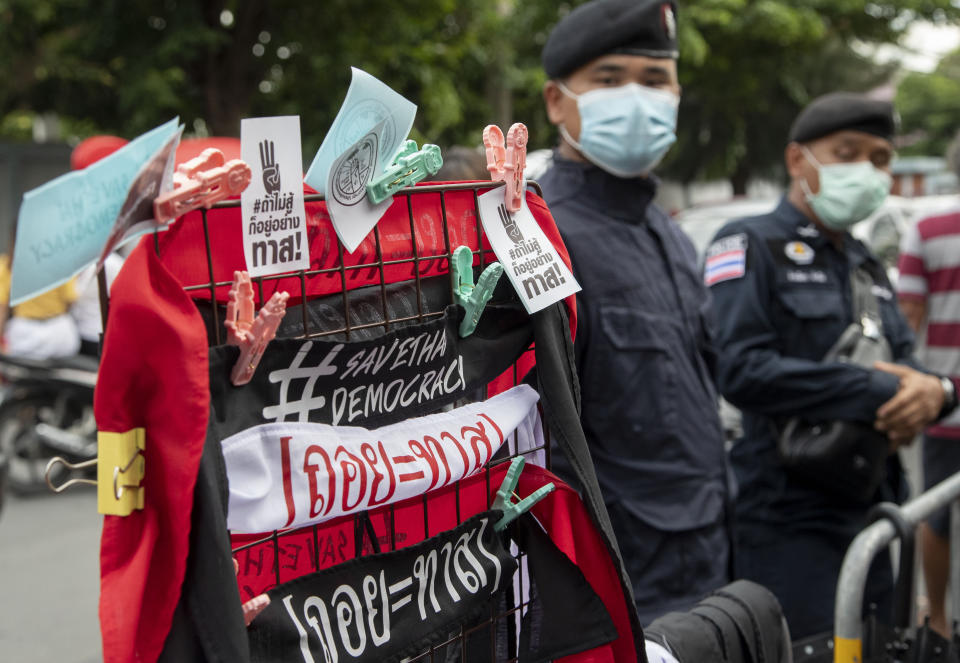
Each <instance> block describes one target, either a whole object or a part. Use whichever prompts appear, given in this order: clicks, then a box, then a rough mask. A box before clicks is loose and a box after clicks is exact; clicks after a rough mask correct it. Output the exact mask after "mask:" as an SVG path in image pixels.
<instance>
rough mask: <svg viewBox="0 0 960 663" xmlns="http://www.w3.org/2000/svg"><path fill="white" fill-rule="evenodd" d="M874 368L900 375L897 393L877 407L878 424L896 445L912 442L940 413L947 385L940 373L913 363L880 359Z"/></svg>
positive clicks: (878, 428)
mask: <svg viewBox="0 0 960 663" xmlns="http://www.w3.org/2000/svg"><path fill="white" fill-rule="evenodd" d="M873 367H874V368H876V369H877V370H880V371H886V372H887V373H893V374H894V375H896V376H897V377H899V378H900V388H899V389H898V390H897V393H896V394H895V395H894V397H893V398H891V399H890V400H888V401H887V402H886V403H884V404H883V405H881V406H880V408H879V409H878V410H877V420H876V422H875V423H874V427H875V428H876V429H877V430H879V431H882V432H884V433H886V434H887V437H889V438H890V441H891V442H892V443H893V444H894V445H897V446H899V445H900V444H908V443H909V440H912V439H913V438H914V437H916V436H917V435H918V434H919V433H920V432H921V431H922V430H923V429H924V427H925V426H926V425H927V424H929V423H931V422H932V421H934V420H935V419H936V418H937V415H939V414H940V410H941V409H942V408H943V399H944V394H943V386H942V385H941V384H940V380H939V378H937V377H936V376H934V375H928V374H927V373H921V372H920V371H917V370H914V369H912V368H910V367H909V366H902V365H900V364H888V363H887V362H883V361H878V362H876V363H874V365H873Z"/></svg>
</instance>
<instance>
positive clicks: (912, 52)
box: [877, 22, 960, 72]
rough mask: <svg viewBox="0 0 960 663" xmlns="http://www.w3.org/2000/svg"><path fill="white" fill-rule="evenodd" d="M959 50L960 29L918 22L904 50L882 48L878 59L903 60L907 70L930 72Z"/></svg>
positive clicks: (904, 43)
mask: <svg viewBox="0 0 960 663" xmlns="http://www.w3.org/2000/svg"><path fill="white" fill-rule="evenodd" d="M957 48H960V27H957V26H938V25H933V24H932V23H920V22H918V23H915V24H914V26H913V27H911V28H910V31H909V32H908V33H907V36H906V38H905V39H904V42H903V48H902V49H898V48H895V47H882V48H880V49H879V50H878V51H877V57H878V58H880V59H882V60H889V59H897V60H901V61H902V62H903V67H904V68H905V69H909V70H911V71H923V72H928V71H932V70H933V69H934V68H935V67H936V66H937V62H939V61H940V58H942V57H943V56H944V55H946V54H947V53H949V52H950V51H954V50H956V49H957Z"/></svg>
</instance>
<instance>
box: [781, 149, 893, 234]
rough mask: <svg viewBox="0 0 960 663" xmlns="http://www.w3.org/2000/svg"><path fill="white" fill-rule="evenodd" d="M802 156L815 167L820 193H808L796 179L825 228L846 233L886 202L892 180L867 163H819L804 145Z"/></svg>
mask: <svg viewBox="0 0 960 663" xmlns="http://www.w3.org/2000/svg"><path fill="white" fill-rule="evenodd" d="M803 153H804V156H806V158H807V160H808V161H809V162H810V163H811V164H812V165H814V166H816V167H817V173H818V176H819V177H820V191H819V192H817V193H816V194H814V193H812V192H811V191H810V187H809V186H808V185H807V181H806V180H804V179H801V180H800V187H801V188H802V189H803V192H804V194H805V195H806V197H807V203H809V204H810V209H812V210H813V213H814V214H816V215H817V218H818V219H820V220H821V221H822V222H823V224H824V225H825V226H827V227H828V228H832V229H833V230H848V229H849V228H850V227H851V226H853V225H855V224H856V223H857V222H858V221H863V220H864V219H865V218H867V217H868V216H870V215H871V214H873V213H874V212H875V211H877V209H879V207H880V206H881V205H883V201H885V200H886V199H887V194H889V193H890V186H891V184H892V179H891V177H890V175H888V174H887V173H885V172H883V171H882V170H880V169H879V168H877V167H875V166H874V165H873V164H872V163H870V162H869V161H856V162H853V163H830V164H821V163H820V162H819V161H817V158H816V157H814V156H813V154H812V153H811V152H810V150H809V149H807V147H806V146H803Z"/></svg>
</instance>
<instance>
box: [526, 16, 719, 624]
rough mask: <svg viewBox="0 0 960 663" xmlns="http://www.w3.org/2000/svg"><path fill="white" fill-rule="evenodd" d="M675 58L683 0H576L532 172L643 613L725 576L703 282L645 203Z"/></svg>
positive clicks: (663, 140)
mask: <svg viewBox="0 0 960 663" xmlns="http://www.w3.org/2000/svg"><path fill="white" fill-rule="evenodd" d="M676 58H677V45H676V4H675V3H674V2H664V1H662V0H660V1H657V0H595V1H594V2H590V3H587V4H585V5H582V6H580V7H578V8H577V9H576V10H574V11H573V12H571V13H570V14H569V15H568V16H567V17H566V18H564V19H563V20H561V21H560V23H558V24H557V26H556V27H555V28H554V30H553V32H552V33H551V35H550V38H549V40H548V41H547V44H546V46H545V48H544V50H543V65H544V69H545V70H546V73H547V75H548V76H549V77H550V80H549V81H548V82H547V83H546V85H545V87H544V99H545V102H546V106H547V113H548V115H549V117H550V121H551V122H552V123H553V124H555V125H556V126H557V127H558V128H559V131H560V134H561V137H562V138H561V142H560V145H559V147H558V148H557V149H556V151H555V152H554V160H553V165H552V167H551V168H550V170H549V171H547V172H546V173H545V174H544V175H543V176H542V178H540V180H539V181H540V184H541V185H542V187H543V194H544V198H545V199H546V201H547V203H548V205H549V206H550V210H551V212H552V213H553V216H554V218H555V219H556V222H557V226H558V228H559V229H560V233H561V235H562V236H563V240H564V242H565V243H566V246H567V248H568V249H569V251H570V256H571V259H572V262H573V271H574V273H575V275H576V277H577V280H578V281H579V282H580V284H581V286H582V287H583V291H582V293H580V295H579V296H578V299H577V306H578V311H579V329H578V331H577V338H576V344H575V347H576V360H577V369H578V372H579V376H580V380H581V387H582V413H581V415H582V420H583V428H584V431H585V433H586V436H587V440H588V442H589V444H590V450H591V453H592V455H593V460H594V464H595V466H596V470H597V475H598V478H599V481H600V486H601V488H602V490H603V493H604V499H605V501H606V503H607V509H608V510H609V513H610V517H611V520H612V521H613V526H614V530H615V532H616V535H617V540H618V542H619V545H620V549H621V551H622V552H623V557H624V561H625V563H626V566H627V570H628V572H629V573H630V577H631V580H632V582H633V590H634V594H635V599H636V604H637V608H638V611H639V614H640V620H641V622H642V623H644V624H647V623H649V622H650V621H651V620H652V619H654V618H655V617H657V616H659V615H661V614H663V613H665V612H667V611H671V610H682V609H686V608H688V607H690V606H691V605H693V604H694V603H696V601H697V600H698V599H700V598H702V597H703V596H704V595H706V594H707V593H708V592H710V591H711V590H713V589H716V588H717V587H719V586H721V585H723V584H725V583H726V582H727V580H728V577H729V573H728V549H729V543H728V541H729V536H728V529H727V527H726V502H727V480H726V477H727V472H726V462H725V458H724V449H723V433H722V428H721V424H720V420H719V418H718V415H717V394H716V390H715V388H714V383H713V377H712V366H713V354H712V351H711V340H710V333H709V324H708V320H709V304H708V295H707V292H706V289H705V288H704V286H703V283H702V280H701V277H700V273H699V270H698V268H697V266H696V256H695V252H694V249H693V247H692V245H691V243H690V242H689V241H688V239H687V238H686V237H685V236H684V235H683V233H682V232H681V231H680V230H679V229H678V228H677V226H676V224H674V223H673V222H672V221H671V219H670V218H669V217H668V216H667V214H665V213H664V212H663V211H662V210H661V209H660V208H659V207H657V206H656V205H654V204H653V202H652V201H653V197H654V194H655V193H656V190H657V179H656V178H655V177H653V175H651V174H650V171H651V170H652V169H653V168H654V167H655V166H656V165H657V163H658V162H659V161H660V159H661V158H662V157H663V155H664V154H665V153H666V151H667V149H668V148H669V147H670V145H671V144H672V143H673V142H674V140H675V133H674V129H675V125H676V118H677V105H678V103H679V93H680V86H679V84H678V82H677V63H676ZM556 457H557V456H554V458H556Z"/></svg>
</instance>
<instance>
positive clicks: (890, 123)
mask: <svg viewBox="0 0 960 663" xmlns="http://www.w3.org/2000/svg"><path fill="white" fill-rule="evenodd" d="M844 130H851V131H863V132H864V133H868V134H872V135H874V136H880V137H881V138H886V139H887V140H889V141H892V140H893V135H894V134H895V133H896V130H897V126H896V120H895V118H894V114H893V104H891V103H890V102H888V101H879V100H877V99H871V98H869V97H868V96H867V95H865V94H857V93H854V92H831V93H830V94H825V95H823V96H822V97H817V98H816V99H814V100H813V101H811V102H810V104H809V105H808V106H807V107H806V108H804V109H803V110H802V111H800V114H799V115H798V116H797V119H796V120H794V121H793V126H792V127H791V128H790V142H794V141H795V142H797V143H806V142H808V141H811V140H816V139H817V138H823V137H824V136H827V135H829V134H832V133H834V132H836V131H844Z"/></svg>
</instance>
